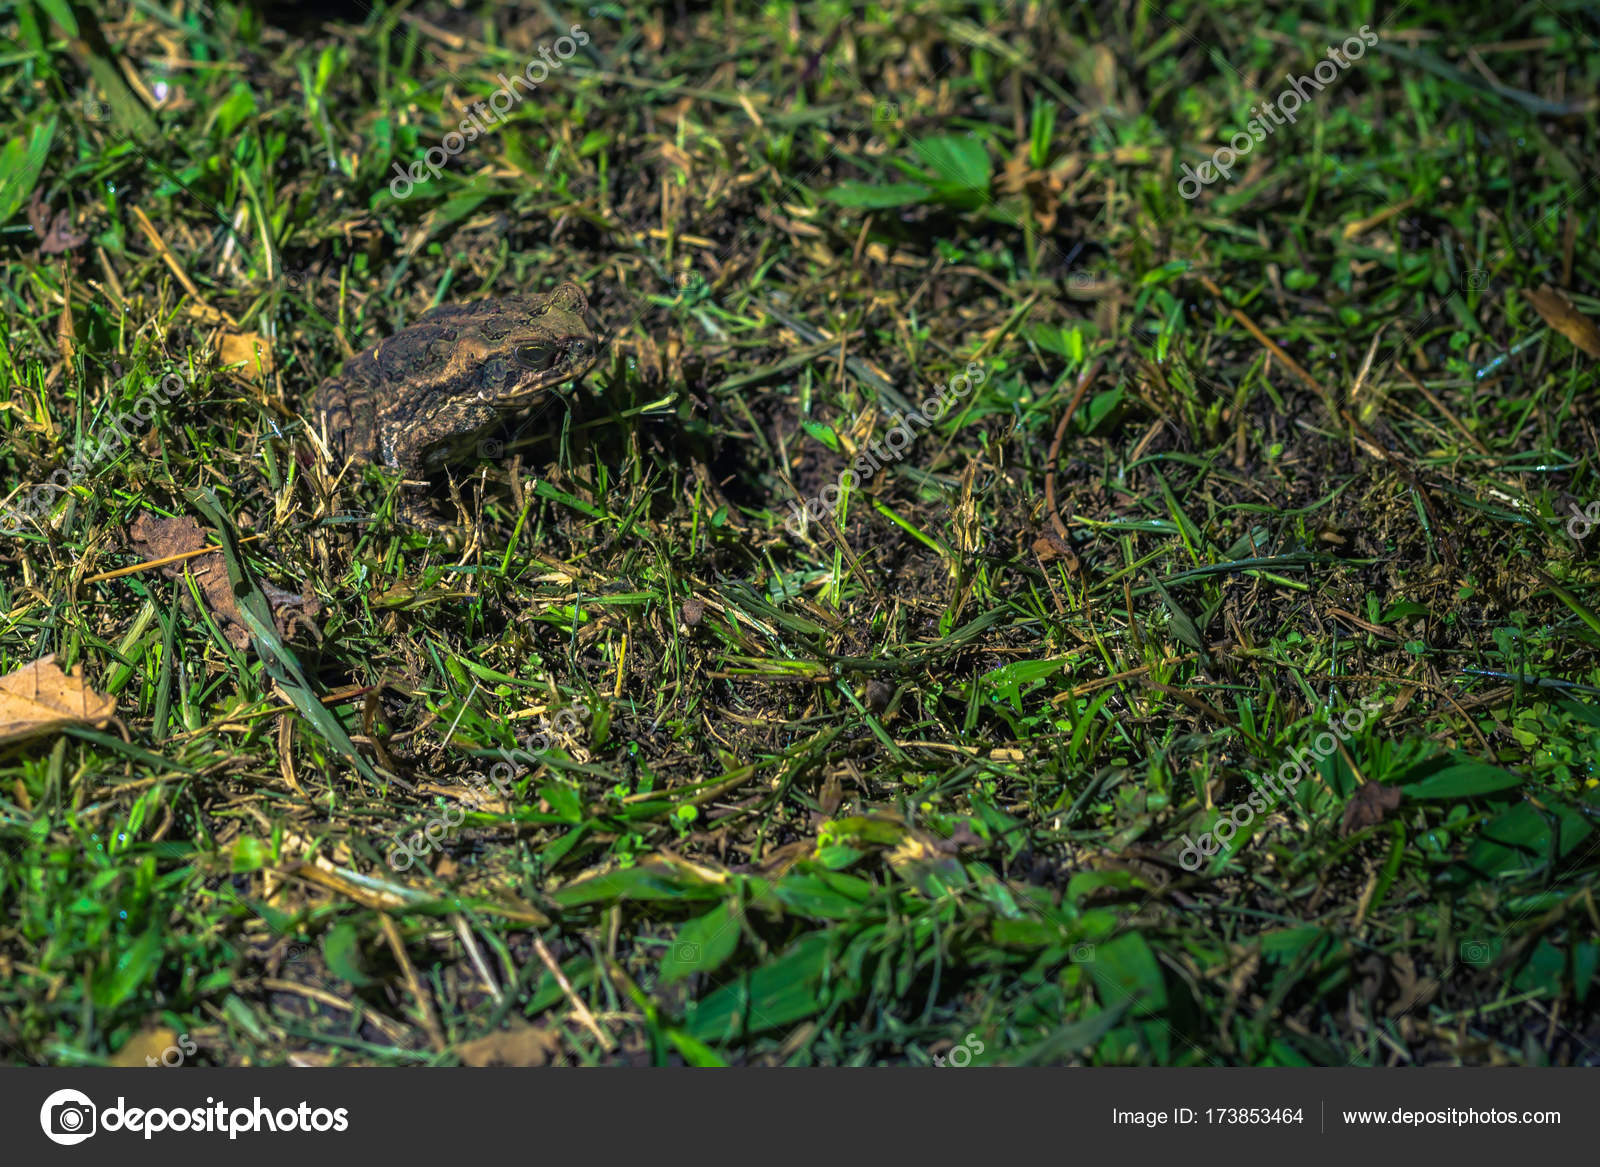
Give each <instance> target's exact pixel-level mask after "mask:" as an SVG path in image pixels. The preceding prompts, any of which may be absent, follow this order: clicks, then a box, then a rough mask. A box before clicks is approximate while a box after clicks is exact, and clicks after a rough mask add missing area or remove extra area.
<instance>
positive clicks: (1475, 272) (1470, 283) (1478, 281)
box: [1461, 267, 1489, 291]
mask: <svg viewBox="0 0 1600 1167" xmlns="http://www.w3.org/2000/svg"><path fill="white" fill-rule="evenodd" d="M1461 283H1462V284H1463V286H1465V287H1468V288H1472V289H1473V290H1474V291H1476V290H1479V289H1482V288H1487V287H1488V286H1489V273H1488V271H1487V270H1486V269H1484V268H1481V267H1475V268H1472V269H1471V270H1470V271H1468V272H1467V273H1466V275H1465V276H1464V277H1463V278H1462V280H1461Z"/></svg>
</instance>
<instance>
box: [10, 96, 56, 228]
mask: <svg viewBox="0 0 1600 1167" xmlns="http://www.w3.org/2000/svg"><path fill="white" fill-rule="evenodd" d="M55 136H56V119H55V118H51V119H50V120H48V121H46V122H45V123H44V124H42V125H37V126H34V127H33V133H32V134H30V135H29V137H28V140H27V141H26V142H24V141H23V140H22V139H21V138H13V139H12V140H11V141H9V142H7V143H6V144H5V147H4V149H0V224H4V223H7V222H9V221H10V219H11V216H13V215H15V214H16V213H17V212H18V211H19V210H21V209H22V206H23V204H24V203H26V202H27V201H28V196H29V195H31V194H32V193H33V188H34V187H35V186H36V185H38V182H39V173H40V171H42V170H43V169H44V163H45V159H46V158H48V157H49V156H50V143H51V142H52V141H54V139H55Z"/></svg>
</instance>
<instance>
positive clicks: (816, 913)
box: [772, 872, 872, 920]
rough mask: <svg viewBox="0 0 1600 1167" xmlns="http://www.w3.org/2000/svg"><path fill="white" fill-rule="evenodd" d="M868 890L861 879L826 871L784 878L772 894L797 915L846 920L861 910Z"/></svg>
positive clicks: (775, 886) (816, 918)
mask: <svg viewBox="0 0 1600 1167" xmlns="http://www.w3.org/2000/svg"><path fill="white" fill-rule="evenodd" d="M871 890H872V885H871V884H869V883H867V881H866V880H864V879H856V878H854V877H853V876H848V875H840V874H838V873H834V872H829V873H826V874H822V873H818V874H798V875H796V874H790V875H786V876H784V877H783V878H782V879H780V880H779V881H778V882H777V883H776V884H774V885H773V888H772V894H773V895H774V896H775V897H776V898H777V899H778V902H780V903H781V904H783V906H784V907H786V908H788V909H789V910H790V911H791V912H793V913H794V914H795V915H797V916H806V917H809V918H811V919H814V920H848V919H850V918H851V917H852V916H854V915H856V914H857V913H858V912H860V911H861V905H862V904H864V903H865V902H866V900H867V897H868V895H870V894H871Z"/></svg>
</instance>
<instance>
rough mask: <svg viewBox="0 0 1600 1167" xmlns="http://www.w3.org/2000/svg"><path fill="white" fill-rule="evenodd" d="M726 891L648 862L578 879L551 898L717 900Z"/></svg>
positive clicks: (562, 901) (566, 904)
mask: <svg viewBox="0 0 1600 1167" xmlns="http://www.w3.org/2000/svg"><path fill="white" fill-rule="evenodd" d="M722 895H723V892H722V889H720V888H718V887H715V886H713V885H712V884H708V883H702V882H701V881H699V880H696V879H693V878H692V877H689V876H685V875H683V874H681V873H679V872H677V871H674V870H673V869H671V868H669V867H663V866H659V865H657V864H653V863H648V864H641V865H639V866H638V867H625V868H623V869H622V870H621V871H610V872H607V873H606V874H604V875H592V876H589V877H587V878H585V879H580V880H577V881H575V882H573V883H569V884H567V886H566V887H563V888H561V889H560V890H559V891H557V892H556V893H555V894H554V895H552V896H551V897H550V899H551V901H552V902H553V903H554V904H555V905H556V906H557V907H558V908H576V907H582V906H584V905H586V904H615V903H621V902H622V901H623V900H669V901H670V900H715V899H721V898H722Z"/></svg>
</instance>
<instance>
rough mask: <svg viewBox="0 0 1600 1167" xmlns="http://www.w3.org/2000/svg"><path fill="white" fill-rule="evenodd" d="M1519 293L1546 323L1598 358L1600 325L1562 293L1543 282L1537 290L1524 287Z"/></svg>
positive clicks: (1599, 353)
mask: <svg viewBox="0 0 1600 1167" xmlns="http://www.w3.org/2000/svg"><path fill="white" fill-rule="evenodd" d="M1522 294H1523V296H1524V297H1525V298H1526V299H1527V301H1528V303H1530V304H1532V305H1533V309H1534V311H1535V312H1537V313H1538V314H1539V315H1540V316H1542V317H1544V322H1545V323H1546V324H1548V325H1549V326H1550V327H1551V328H1553V329H1555V330H1556V331H1557V332H1559V333H1560V334H1561V335H1562V336H1564V337H1566V338H1567V339H1568V340H1570V341H1571V342H1572V343H1573V344H1575V345H1577V346H1578V347H1579V348H1581V349H1582V350H1583V351H1584V352H1586V353H1588V354H1589V355H1590V356H1591V357H1595V358H1596V359H1600V328H1596V327H1595V323H1594V321H1593V320H1590V319H1589V318H1588V317H1587V316H1585V315H1584V314H1583V313H1581V312H1579V311H1578V310H1577V308H1575V307H1574V306H1573V304H1572V301H1571V300H1569V299H1567V297H1566V295H1565V293H1563V292H1560V291H1557V290H1556V289H1555V288H1552V287H1551V286H1550V285H1549V284H1545V285H1544V286H1543V287H1542V288H1540V289H1539V290H1538V291H1536V292H1530V291H1528V290H1527V289H1523V292H1522Z"/></svg>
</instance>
